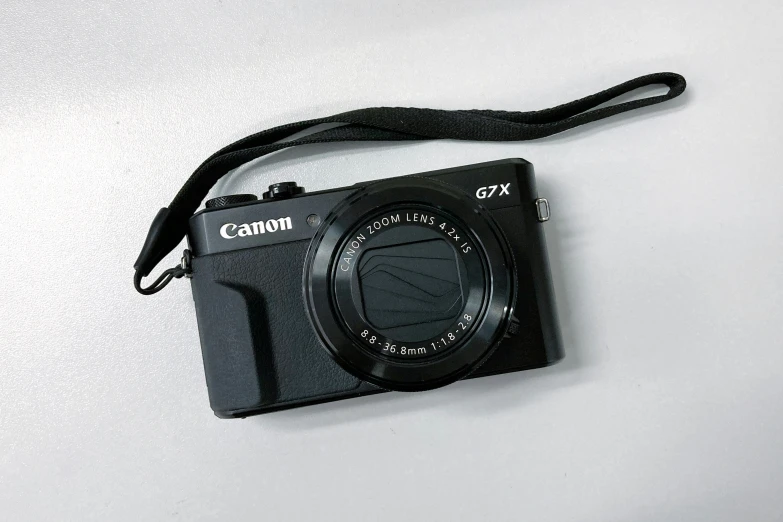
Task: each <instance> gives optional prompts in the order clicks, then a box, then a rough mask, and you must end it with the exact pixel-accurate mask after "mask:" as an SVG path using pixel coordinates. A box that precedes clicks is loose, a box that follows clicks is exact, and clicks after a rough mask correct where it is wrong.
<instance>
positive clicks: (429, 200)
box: [303, 177, 516, 391]
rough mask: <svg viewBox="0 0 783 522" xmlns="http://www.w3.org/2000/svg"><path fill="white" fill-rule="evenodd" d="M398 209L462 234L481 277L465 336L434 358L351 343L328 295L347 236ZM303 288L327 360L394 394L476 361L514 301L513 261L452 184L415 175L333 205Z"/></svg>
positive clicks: (453, 375) (444, 379)
mask: <svg viewBox="0 0 783 522" xmlns="http://www.w3.org/2000/svg"><path fill="white" fill-rule="evenodd" d="M404 208H408V209H411V208H419V209H429V210H428V211H429V212H430V213H432V214H433V215H438V216H447V217H450V218H453V220H454V223H455V224H456V223H458V225H459V227H461V228H462V230H463V232H462V233H463V234H464V237H469V238H470V241H471V247H472V250H473V249H475V251H474V254H475V257H476V259H478V260H480V262H481V263H480V264H481V268H482V270H483V274H484V275H483V280H484V289H483V290H484V291H483V296H482V298H481V303H480V306H479V307H478V312H477V315H476V316H475V317H474V316H473V314H468V315H470V316H471V318H472V321H471V324H470V325H469V326H470V329H469V334H468V335H465V336H464V338H461V339H460V341H459V342H456V341H455V342H454V343H453V345H451V346H449V348H450V349H449V350H443V351H442V352H445V353H442V352H441V353H439V354H438V356H435V357H425V358H405V359H401V358H396V357H389V356H388V354H387V356H384V355H383V354H382V353H374V352H373V351H372V350H371V349H368V347H367V343H366V342H364V343H363V342H362V341H361V340H359V339H357V333H356V331H355V328H353V330H352V328H351V327H349V325H348V324H346V321H345V314H344V311H345V306H346V305H345V300H344V299H343V302H342V303H338V299H336V298H335V279H336V278H335V276H334V274H335V271H336V270H339V265H340V263H341V260H340V253H341V248H342V247H343V245H345V243H346V241H350V237H351V233H353V232H355V230H356V227H357V226H358V225H360V224H361V222H362V221H364V220H366V219H367V218H368V217H371V216H373V215H377V214H378V213H379V212H383V211H386V210H388V211H390V212H392V211H394V209H404ZM460 239H462V236H461V238H460ZM460 244H461V243H460ZM303 283H304V284H303V290H304V294H305V301H306V304H307V308H308V312H309V317H310V320H311V322H312V324H313V327H314V329H315V331H316V332H317V333H318V336H319V338H320V340H321V342H322V344H323V345H324V347H325V348H326V350H327V352H328V353H329V354H330V355H331V356H332V358H333V359H334V360H335V361H337V362H338V363H339V364H340V365H341V366H342V367H343V368H345V369H346V370H347V371H349V372H350V373H352V374H354V375H355V376H357V377H359V378H360V379H362V380H365V381H367V382H370V383H372V384H375V385H377V386H380V387H382V388H385V389H390V390H399V391H418V390H426V389H432V388H437V387H440V386H444V385H446V384H449V383H451V382H454V381H456V380H458V379H460V378H462V377H464V376H465V375H467V374H468V373H470V371H472V370H473V369H475V368H476V367H478V366H479V365H480V364H481V363H483V362H484V361H485V360H486V359H487V358H488V357H489V356H490V355H491V353H492V352H493V350H494V349H495V348H496V346H497V344H498V343H499V342H500V340H501V339H502V337H503V335H504V334H505V332H506V329H507V328H508V324H509V321H510V317H511V315H512V313H513V307H514V304H515V297H516V274H515V270H514V262H513V257H512V255H511V252H510V249H509V248H508V245H507V242H506V240H505V238H504V237H503V234H502V232H501V231H500V229H499V228H498V226H497V225H496V224H495V222H494V220H493V219H492V217H491V215H490V214H489V212H488V211H487V210H486V209H484V208H483V207H482V206H481V205H479V204H478V203H477V202H476V201H475V200H474V199H473V198H471V197H470V196H469V195H467V194H466V193H465V192H463V191H462V190H460V189H458V188H456V187H453V186H450V185H447V184H445V183H442V182H440V181H436V180H432V179H426V178H417V177H406V178H394V179H391V180H385V181H381V182H377V183H373V184H370V185H368V186H365V187H363V188H361V189H359V190H357V192H355V193H354V194H353V195H351V196H349V197H348V198H346V199H345V200H343V201H342V202H341V203H340V204H338V205H337V206H336V207H335V208H334V210H333V211H332V212H331V213H330V214H329V216H327V217H326V218H325V219H324V220H323V222H322V224H321V227H320V228H319V230H318V231H317V233H316V235H315V237H314V238H313V240H312V242H311V244H310V248H309V250H308V253H307V257H306V260H305V264H304V274H303ZM343 283H344V281H343ZM341 304H342V306H343V310H342V311H341V307H340V306H341ZM359 335H361V332H359ZM415 347H416V348H418V345H417V346H415Z"/></svg>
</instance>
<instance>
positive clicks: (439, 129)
mask: <svg viewBox="0 0 783 522" xmlns="http://www.w3.org/2000/svg"><path fill="white" fill-rule="evenodd" d="M659 84H660V85H666V86H668V87H669V91H668V92H667V93H666V94H663V95H660V96H653V97H649V98H643V99H640V100H632V101H628V102H624V103H618V104H615V105H609V106H607V107H601V108H596V107H598V106H599V105H602V104H604V103H607V102H609V101H611V100H613V99H615V98H617V97H618V96H621V95H623V94H627V93H629V92H631V91H633V90H634V89H638V88H640V87H646V86H650V85H659ZM684 90H685V78H683V77H682V76H680V75H679V74H675V73H657V74H649V75H647V76H641V77H639V78H635V79H633V80H630V81H627V82H625V83H622V84H620V85H617V86H615V87H612V88H610V89H606V90H605V91H601V92H599V93H597V94H593V95H592V96H587V97H586V98H582V99H580V100H576V101H572V102H570V103H566V104H564V105H559V106H557V107H553V108H551V109H545V110H541V111H532V112H507V111H493V110H452V111H447V110H436V109H417V108H405V107H373V108H368V109H359V110H355V111H348V112H344V113H341V114H336V115H334V116H327V117H325V118H317V119H314V120H308V121H301V122H298V123H289V124H288V125H281V126H279V127H275V128H272V129H268V130H265V131H261V132H259V133H256V134H253V135H252V136H248V137H246V138H242V139H241V140H239V141H236V142H234V143H232V144H231V145H229V146H227V147H225V148H223V149H221V150H219V151H218V152H216V153H215V154H213V155H212V156H210V157H209V158H208V159H207V160H206V161H204V163H202V164H201V165H200V166H199V167H198V168H197V169H196V170H195V172H193V174H192V175H191V176H190V178H189V179H188V181H187V182H186V183H185V185H184V186H183V187H182V189H181V190H180V191H179V193H178V194H177V195H176V196H175V197H174V199H173V200H172V202H171V204H169V206H168V207H165V208H162V209H161V210H160V211H159V212H158V214H157V216H156V217H155V219H154V221H153V222H152V226H151V227H150V230H149V233H148V234H147V239H146V241H145V242H144V246H143V248H142V250H141V254H140V255H139V258H138V259H137V260H136V263H135V265H134V268H135V269H136V274H135V277H134V285H135V286H136V289H137V290H138V291H139V292H141V293H142V294H152V293H155V292H157V291H159V290H160V289H162V288H163V287H164V286H165V285H166V284H168V282H169V281H171V279H172V278H178V277H182V276H183V275H185V274H186V272H187V268H186V267H185V266H183V267H176V268H171V269H169V270H167V271H166V272H164V274H163V275H161V276H160V277H159V278H158V279H157V281H155V283H153V284H152V285H151V286H149V287H147V288H144V287H142V286H141V280H142V278H143V277H146V276H147V275H149V273H150V272H151V271H152V269H153V268H155V266H156V265H157V264H158V263H159V262H160V261H161V259H163V258H164V257H165V256H166V255H168V253H169V252H171V251H172V250H173V249H174V248H176V246H177V245H178V244H179V243H180V241H182V239H183V238H184V237H185V234H186V233H187V225H188V219H189V218H190V217H191V216H192V215H193V214H194V213H195V212H196V210H197V209H198V207H199V205H201V202H202V201H203V200H204V198H205V197H206V196H207V194H208V192H209V190H210V189H211V188H212V187H213V186H214V185H215V183H217V181H218V180H219V179H220V178H221V177H222V176H224V175H225V174H227V173H228V172H230V171H231V170H233V169H235V168H237V167H239V166H241V165H243V164H245V163H247V162H248V161H251V160H254V159H256V158H260V157H261V156H265V155H267V154H270V153H272V152H276V151H278V150H282V149H286V148H289V147H295V146H297V145H307V144H311V143H329V142H338V141H403V140H431V139H444V138H445V139H453V140H474V141H526V140H534V139H537V138H543V137H545V136H551V135H553V134H557V133H559V132H563V131H566V130H568V129H573V128H574V127H578V126H579V125H584V124H585V123H590V122H594V121H597V120H601V119H604V118H608V117H609V116H614V115H615V114H620V113H623V112H627V111H631V110H634V109H639V108H642V107H647V106H649V105H655V104H657V103H661V102H665V101H667V100H671V99H673V98H676V97H677V96H679V95H680V94H682V93H683V91H684ZM323 123H342V124H345V125H343V126H340V127H335V128H332V129H329V130H324V131H321V132H316V133H314V134H310V135H308V136H306V137H303V138H299V139H294V140H289V141H283V142H281V141H280V140H285V139H286V138H289V137H290V136H292V135H294V134H296V133H299V132H302V131H304V130H306V129H308V128H309V127H312V126H314V125H319V124H323Z"/></svg>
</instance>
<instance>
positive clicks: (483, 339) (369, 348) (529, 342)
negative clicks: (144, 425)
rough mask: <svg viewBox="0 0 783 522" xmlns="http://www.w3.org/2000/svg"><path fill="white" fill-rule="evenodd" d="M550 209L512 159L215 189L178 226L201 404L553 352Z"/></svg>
mask: <svg viewBox="0 0 783 522" xmlns="http://www.w3.org/2000/svg"><path fill="white" fill-rule="evenodd" d="M548 212H549V207H548V203H547V202H546V200H543V199H540V198H539V197H538V194H537V192H536V187H535V178H534V173H533V166H532V165H531V164H530V163H529V162H527V161H525V160H521V159H512V160H503V161H496V162H491V163H483V164H478V165H472V166H465V167H458V168H452V169H446V170H440V171H434V172H427V173H423V174H417V175H413V176H403V177H399V178H390V179H387V180H382V181H377V182H370V183H360V184H357V185H354V186H351V187H343V188H337V189H332V190H325V191H320V192H314V193H309V194H305V193H304V192H303V190H302V189H301V188H300V187H297V186H296V184H295V183H290V182H288V183H279V184H275V185H272V186H271V187H270V190H269V192H266V193H265V194H264V195H263V198H262V199H261V200H257V199H256V197H255V196H250V195H236V196H226V197H222V198H215V199H213V200H210V201H209V202H208V203H207V208H206V209H205V210H203V211H201V212H199V213H197V214H196V215H194V216H193V217H192V218H191V219H190V222H189V233H188V242H189V248H190V250H191V252H192V260H191V270H192V278H191V284H192V289H193V298H194V301H195V308H196V313H197V319H198V328H199V335H200V340H201V347H202V353H203V359H204V368H205V373H206V380H207V386H208V389H209V399H210V404H211V406H212V409H213V410H214V412H215V414H216V415H217V416H218V417H222V418H234V417H246V416H249V415H254V414H260V413H267V412H271V411H275V410H281V409H286V408H293V407H298V406H305V405H309V404H315V403H320V402H327V401H334V400H340V399H347V398H351V397H358V396H362V395H368V394H374V393H380V392H384V391H387V390H399V391H419V390H425V389H431V388H437V387H440V386H443V385H446V384H449V383H450V382H454V381H456V380H458V379H462V378H473V377H483V376H488V375H494V374H499V373H506V372H513V371H520V370H526V369H531V368H539V367H543V366H548V365H550V364H553V363H555V362H556V361H558V360H560V359H561V358H562V357H563V351H562V346H561V340H560V333H559V327H558V321H557V314H556V310H555V303H554V293H553V288H552V281H551V276H550V271H549V265H548V260H547V253H546V245H545V238H544V230H543V222H544V221H546V220H547V219H548Z"/></svg>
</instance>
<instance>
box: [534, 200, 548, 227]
mask: <svg viewBox="0 0 783 522" xmlns="http://www.w3.org/2000/svg"><path fill="white" fill-rule="evenodd" d="M536 213H537V214H538V220H539V221H540V222H541V223H543V222H544V221H549V215H550V214H549V201H547V200H546V198H538V199H537V200H536Z"/></svg>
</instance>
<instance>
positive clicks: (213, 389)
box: [191, 241, 362, 417]
mask: <svg viewBox="0 0 783 522" xmlns="http://www.w3.org/2000/svg"><path fill="white" fill-rule="evenodd" d="M308 243H309V242H308V241H295V242H290V243H282V244H277V245H270V246H268V247H265V248H254V249H246V250H237V251H233V252H226V253H222V254H213V255H207V256H201V257H197V258H194V259H193V262H192V266H193V278H192V280H191V282H192V287H193V298H194V301H195V303H196V314H197V318H198V325H199V336H200V338H201V347H202V354H203V358H204V370H205V374H206V379H207V387H208V389H209V400H210V405H211V406H212V409H213V410H214V411H215V414H216V415H218V416H219V417H244V416H246V415H249V414H251V413H261V412H265V411H272V410H276V409H283V408H287V407H291V406H292V405H295V404H296V403H300V402H313V401H314V400H317V401H323V400H329V398H330V397H332V396H337V395H341V394H345V393H346V392H350V391H352V390H356V389H357V388H359V386H360V385H361V384H362V382H361V381H360V380H359V379H357V378H356V377H354V376H352V375H350V374H349V373H347V372H346V371H345V370H343V369H342V368H340V367H339V366H338V365H337V363H335V362H334V361H332V359H331V358H330V357H329V356H328V354H327V353H326V351H325V350H324V349H323V347H322V346H321V345H320V342H319V341H318V339H317V337H316V335H315V333H314V331H313V329H312V326H311V324H310V321H309V319H308V318H307V312H306V309H305V305H304V300H303V296H302V273H301V267H302V266H303V263H304V257H305V254H306V251H307V245H308Z"/></svg>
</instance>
